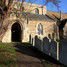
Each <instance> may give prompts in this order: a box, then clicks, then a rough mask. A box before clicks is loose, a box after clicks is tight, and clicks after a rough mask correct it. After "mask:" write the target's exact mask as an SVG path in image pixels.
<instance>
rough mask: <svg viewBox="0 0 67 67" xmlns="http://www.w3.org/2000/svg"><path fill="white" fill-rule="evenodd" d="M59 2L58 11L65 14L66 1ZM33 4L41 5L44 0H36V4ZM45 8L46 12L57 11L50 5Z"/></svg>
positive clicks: (66, 8) (66, 11)
mask: <svg viewBox="0 0 67 67" xmlns="http://www.w3.org/2000/svg"><path fill="white" fill-rule="evenodd" d="M26 1H28V0H26ZM32 1H34V0H32ZM60 1H61V2H60V4H59V6H60V8H59V9H60V10H61V11H62V12H64V13H67V0H60ZM34 3H36V4H41V5H43V4H44V0H36V2H34ZM46 6H47V10H51V11H58V9H57V7H56V6H55V5H54V4H52V3H48V4H47V5H46Z"/></svg>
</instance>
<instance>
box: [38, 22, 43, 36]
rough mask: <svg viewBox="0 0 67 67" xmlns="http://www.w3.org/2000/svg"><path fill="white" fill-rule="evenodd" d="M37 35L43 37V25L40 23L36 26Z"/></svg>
mask: <svg viewBox="0 0 67 67" xmlns="http://www.w3.org/2000/svg"><path fill="white" fill-rule="evenodd" d="M37 34H38V35H43V25H42V24H41V23H39V24H38V26H37Z"/></svg>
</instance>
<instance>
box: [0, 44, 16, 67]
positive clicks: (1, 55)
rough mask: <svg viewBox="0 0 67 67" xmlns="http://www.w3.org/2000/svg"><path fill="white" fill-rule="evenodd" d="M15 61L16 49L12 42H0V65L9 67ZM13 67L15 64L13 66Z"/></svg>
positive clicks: (0, 66)
mask: <svg viewBox="0 0 67 67" xmlns="http://www.w3.org/2000/svg"><path fill="white" fill-rule="evenodd" d="M15 63H16V51H15V48H14V47H13V43H0V67H3V66H2V65H6V67H10V66H11V65H15ZM14 67H15V66H14Z"/></svg>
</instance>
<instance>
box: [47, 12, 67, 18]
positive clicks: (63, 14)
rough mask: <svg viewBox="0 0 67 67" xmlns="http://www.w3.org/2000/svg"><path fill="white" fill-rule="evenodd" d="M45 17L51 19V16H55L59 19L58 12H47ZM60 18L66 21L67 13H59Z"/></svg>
mask: <svg viewBox="0 0 67 67" xmlns="http://www.w3.org/2000/svg"><path fill="white" fill-rule="evenodd" d="M47 15H49V16H51V17H53V15H55V16H57V17H58V18H60V12H53V11H47ZM61 18H62V19H66V18H67V13H61Z"/></svg>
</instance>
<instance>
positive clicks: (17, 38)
mask: <svg viewBox="0 0 67 67" xmlns="http://www.w3.org/2000/svg"><path fill="white" fill-rule="evenodd" d="M11 32H12V36H11V40H12V42H21V26H20V24H19V23H18V22H16V23H14V24H13V25H12V28H11Z"/></svg>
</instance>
